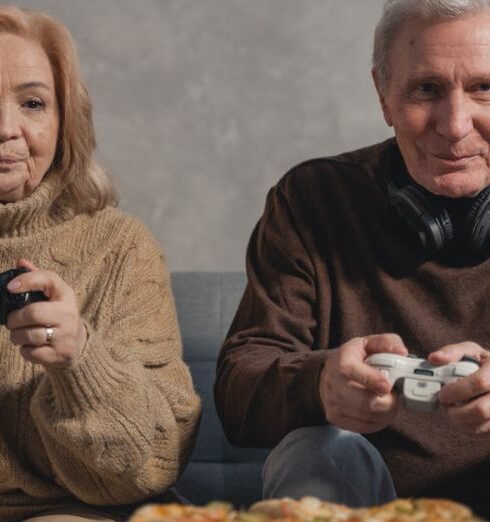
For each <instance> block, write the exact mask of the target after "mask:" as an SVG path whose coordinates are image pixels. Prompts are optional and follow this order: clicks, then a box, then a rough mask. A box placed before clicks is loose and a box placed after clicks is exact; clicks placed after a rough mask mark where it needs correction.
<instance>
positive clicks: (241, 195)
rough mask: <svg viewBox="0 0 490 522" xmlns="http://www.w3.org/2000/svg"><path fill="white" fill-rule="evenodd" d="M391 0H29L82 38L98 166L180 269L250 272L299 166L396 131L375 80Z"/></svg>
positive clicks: (26, 3) (27, 1)
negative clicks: (279, 187)
mask: <svg viewBox="0 0 490 522" xmlns="http://www.w3.org/2000/svg"><path fill="white" fill-rule="evenodd" d="M382 3H383V2H382V0H83V1H80V0H25V1H24V2H23V3H22V4H21V5H23V6H25V7H32V8H35V9H40V10H44V11H46V12H48V13H49V14H51V15H54V16H55V17H57V18H59V19H61V20H62V21H64V22H65V23H66V24H67V25H68V27H69V28H70V30H71V31H72V33H73V35H74V37H75V39H76V41H77V43H78V46H79V51H80V55H81V61H82V67H83V70H84V72H85V76H86V79H87V82H88V86H89V89H90V92H91V95H92V99H93V102H94V109H95V121H96V127H97V135H98V144H99V150H98V157H99V159H100V160H101V161H102V163H103V164H104V165H105V166H106V167H107V168H108V169H109V170H110V171H111V172H112V174H113V176H114V178H115V180H116V183H117V185H118V187H119V191H120V195H121V207H122V208H124V209H126V210H128V211H129V212H131V213H133V214H135V215H137V216H139V217H140V218H141V219H142V220H143V221H144V222H145V223H146V224H147V226H148V227H149V228H150V229H151V230H152V231H153V232H154V234H155V235H156V236H157V237H158V239H159V240H160V242H161V243H162V245H163V246H164V249H165V252H166V254H167V258H168V260H169V263H170V267H171V268H172V269H173V270H242V269H243V267H244V254H245V248H246V243H247V241H248V237H249V235H250V232H251V230H252V228H253V226H254V224H255V223H256V221H257V219H258V218H259V216H260V214H261V212H262V209H263V205H264V200H265V196H266V193H267V190H268V188H269V187H270V186H271V185H272V184H274V183H275V182H276V181H277V180H278V179H279V177H280V176H281V175H282V174H283V173H284V172H285V171H286V170H287V169H289V168H290V167H291V166H293V165H294V164H296V163H298V162H300V161H303V160H305V159H308V158H310V157H314V156H320V155H326V154H333V153H337V152H342V151H344V150H347V149H352V148H355V147H358V146H363V145H367V144H370V143H374V142H376V141H379V140H380V139H384V138H386V137H387V136H389V135H390V131H389V129H388V128H387V127H386V126H385V124H384V122H383V121H382V118H381V113H380V111H379V108H378V103H377V99H376V96H375V92H374V89H373V87H372V85H371V79H370V53H371V40H372V33H373V30H374V26H375V24H376V21H377V19H378V17H379V14H380V12H381V6H382Z"/></svg>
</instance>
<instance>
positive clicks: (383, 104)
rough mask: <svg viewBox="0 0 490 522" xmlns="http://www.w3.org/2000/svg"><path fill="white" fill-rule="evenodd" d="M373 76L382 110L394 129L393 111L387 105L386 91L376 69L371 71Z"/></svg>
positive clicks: (389, 124)
mask: <svg viewBox="0 0 490 522" xmlns="http://www.w3.org/2000/svg"><path fill="white" fill-rule="evenodd" d="M371 75H372V77H373V81H374V86H375V87H376V92H377V93H378V98H379V103H380V104H381V109H382V110H383V116H384V119H385V121H386V123H387V125H388V126H389V127H393V120H392V118H391V111H390V108H389V107H388V104H387V103H386V97H385V95H384V90H383V88H382V86H381V81H380V79H379V74H378V71H377V69H376V67H373V68H372V69H371Z"/></svg>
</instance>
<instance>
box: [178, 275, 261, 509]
mask: <svg viewBox="0 0 490 522" xmlns="http://www.w3.org/2000/svg"><path fill="white" fill-rule="evenodd" d="M245 282H246V278H245V274H244V273H237V272H222V273H219V272H174V273H173V274H172V288H173V291H174V296H175V302H176V307H177V315H178V318H179V325H180V330H181V332H182V341H183V345H184V360H185V361H186V362H187V364H188V365H189V367H190V370H191V373H192V377H193V379H194V385H195V387H196V390H197V392H198V393H199V395H200V396H201V398H202V403H203V411H202V418H201V425H200V428H199V433H198V437H197V441H196V446H195V448H194V451H193V453H192V456H191V459H190V462H189V464H188V466H187V468H186V470H185V471H184V473H183V475H182V477H181V478H180V479H179V481H178V483H177V489H178V491H179V493H181V494H182V495H183V496H184V497H186V498H188V499H189V500H190V501H191V502H193V503H196V504H203V503H206V502H210V501H212V500H224V501H228V502H232V503H233V504H234V505H235V506H237V507H241V506H243V507H246V506H248V505H250V504H251V503H252V502H254V501H256V500H259V499H260V498H261V494H262V483H261V476H260V474H261V469H262V463H263V461H264V459H265V457H266V455H267V451H266V450H258V449H251V448H236V447H234V446H232V445H231V444H230V443H229V442H228V440H227V439H226V436H225V435H224V432H223V430H222V427H221V423H220V421H219V419H218V416H217V414H216V410H215V407H214V399H213V385H214V379H215V371H216V359H217V357H218V353H219V350H220V348H221V344H222V342H223V340H224V338H225V336H226V333H227V331H228V328H229V325H230V323H231V321H232V319H233V316H234V314H235V311H236V309H237V307H238V303H239V301H240V298H241V296H242V293H243V290H244V288H245Z"/></svg>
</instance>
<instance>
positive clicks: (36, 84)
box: [15, 82, 51, 91]
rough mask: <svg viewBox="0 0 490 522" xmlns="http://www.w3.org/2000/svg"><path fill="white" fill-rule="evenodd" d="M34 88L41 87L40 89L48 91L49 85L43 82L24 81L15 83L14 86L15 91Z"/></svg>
mask: <svg viewBox="0 0 490 522" xmlns="http://www.w3.org/2000/svg"><path fill="white" fill-rule="evenodd" d="M33 88H34V89H36V88H41V89H46V90H47V91H50V90H51V89H50V87H49V86H48V85H47V84H45V83H43V82H25V83H21V84H19V85H17V86H16V87H15V90H16V91H25V90H27V89H33Z"/></svg>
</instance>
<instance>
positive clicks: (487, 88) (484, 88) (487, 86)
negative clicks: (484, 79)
mask: <svg viewBox="0 0 490 522" xmlns="http://www.w3.org/2000/svg"><path fill="white" fill-rule="evenodd" d="M478 90H480V91H483V92H489V91H490V83H479V84H478Z"/></svg>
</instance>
